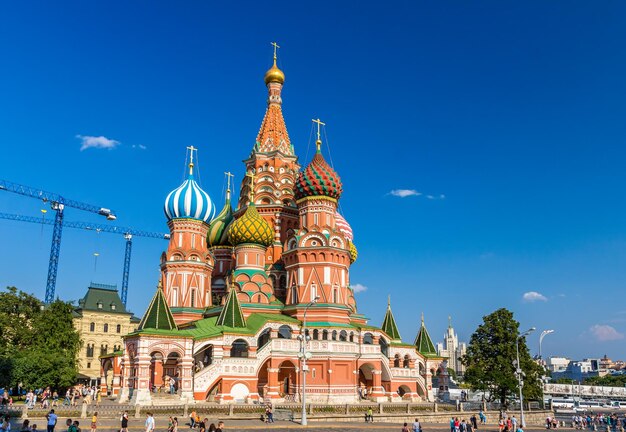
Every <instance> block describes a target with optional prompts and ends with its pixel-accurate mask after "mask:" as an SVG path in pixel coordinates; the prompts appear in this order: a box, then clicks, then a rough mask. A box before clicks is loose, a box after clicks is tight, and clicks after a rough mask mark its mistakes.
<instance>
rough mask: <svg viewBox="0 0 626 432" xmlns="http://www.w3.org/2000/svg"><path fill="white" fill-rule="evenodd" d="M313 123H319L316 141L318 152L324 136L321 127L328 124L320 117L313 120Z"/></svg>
mask: <svg viewBox="0 0 626 432" xmlns="http://www.w3.org/2000/svg"><path fill="white" fill-rule="evenodd" d="M311 121H312V122H313V123H317V141H315V147H316V148H317V152H318V153H319V152H320V151H321V148H322V137H321V135H320V128H321V127H322V126H326V123H323V122H322V121H321V120H320V119H319V118H317V119H313V120H311Z"/></svg>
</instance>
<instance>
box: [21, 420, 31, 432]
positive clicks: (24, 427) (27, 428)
mask: <svg viewBox="0 0 626 432" xmlns="http://www.w3.org/2000/svg"><path fill="white" fill-rule="evenodd" d="M20 432H31V428H30V420H28V419H26V420H24V422H23V423H22V428H21V429H20Z"/></svg>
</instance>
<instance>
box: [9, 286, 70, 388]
mask: <svg viewBox="0 0 626 432" xmlns="http://www.w3.org/2000/svg"><path fill="white" fill-rule="evenodd" d="M72 310H73V307H72V305H71V303H67V302H63V301H60V300H56V301H54V302H52V303H50V304H48V305H45V307H44V305H43V304H42V303H41V301H40V300H39V299H37V298H36V297H34V296H32V295H30V294H26V293H24V292H22V291H19V290H18V289H17V288H15V287H8V288H7V289H6V291H4V292H0V386H6V387H15V386H17V384H18V383H21V384H22V387H23V388H37V387H46V386H51V387H56V388H60V387H67V386H70V385H72V384H74V383H75V381H76V374H77V371H78V370H77V364H76V355H77V354H78V351H79V350H80V344H81V342H80V336H79V334H78V332H77V331H76V329H75V328H74V325H73V322H72Z"/></svg>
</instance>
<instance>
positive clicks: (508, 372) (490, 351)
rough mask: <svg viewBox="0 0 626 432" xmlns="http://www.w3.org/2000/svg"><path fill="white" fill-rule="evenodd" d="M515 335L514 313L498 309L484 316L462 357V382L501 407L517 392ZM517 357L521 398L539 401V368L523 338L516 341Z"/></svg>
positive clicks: (517, 326)
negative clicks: (518, 357)
mask: <svg viewBox="0 0 626 432" xmlns="http://www.w3.org/2000/svg"><path fill="white" fill-rule="evenodd" d="M518 335H519V323H518V322H517V321H516V320H515V319H514V318H513V313H512V312H511V311H509V310H507V309H505V308H502V309H498V310H497V311H495V312H493V313H491V314H489V315H487V316H485V317H483V323H482V324H481V325H480V326H478V328H477V329H476V331H475V332H474V334H473V335H472V337H471V339H470V342H469V345H468V347H467V352H466V354H465V355H464V356H463V358H462V362H463V364H464V365H465V367H466V370H465V375H464V378H465V382H466V383H467V384H469V385H470V386H471V388H472V389H473V390H480V391H484V392H485V393H486V394H487V396H488V398H489V400H491V401H499V402H500V403H502V404H503V405H504V406H506V405H507V404H508V401H509V400H510V399H511V398H515V397H516V395H517V394H518V393H519V387H518V381H517V377H516V375H515V365H514V361H515V359H516V350H515V342H516V339H517V338H518ZM519 355H520V363H521V368H522V371H523V372H524V374H525V377H524V387H523V395H524V398H525V399H541V383H540V377H541V373H542V368H541V366H539V365H538V364H537V363H535V362H534V361H533V359H532V358H531V356H530V353H529V352H528V347H527V345H526V339H525V338H520V340H519Z"/></svg>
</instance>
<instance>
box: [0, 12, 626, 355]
mask: <svg viewBox="0 0 626 432" xmlns="http://www.w3.org/2000/svg"><path fill="white" fill-rule="evenodd" d="M625 13H626V4H624V3H623V2H618V1H606V2H585V1H556V2H542V1H528V2H502V1H477V2H470V3H468V2H465V1H440V2H409V1H407V2H387V3H385V5H384V8H381V4H380V2H376V3H374V2H342V3H339V2H317V3H316V4H315V5H312V4H311V5H309V4H307V5H305V4H303V3H300V2H272V3H262V2H238V3H236V4H233V6H232V7H229V6H228V5H225V4H222V3H220V4H209V3H208V2H200V1H188V2H182V3H181V2H170V3H165V2H147V1H146V2H139V1H136V2H115V1H111V2H78V1H77V2H64V3H63V6H62V7H60V6H59V5H58V4H52V3H49V2H13V3H5V4H3V5H2V6H0V52H1V53H2V60H1V62H2V67H0V143H1V145H2V157H1V158H0V168H1V172H2V174H1V175H0V178H4V179H8V180H11V181H14V182H18V183H23V184H27V185H32V186H41V187H43V188H45V189H48V190H52V191H57V192H60V193H62V194H64V195H65V196H66V197H69V198H73V199H77V200H81V201H84V202H88V203H93V204H96V205H101V206H106V207H110V208H112V209H115V210H116V212H117V214H118V216H119V219H118V221H117V224H119V225H130V226H133V227H138V228H142V229H147V230H153V231H165V230H167V227H166V225H165V217H164V215H163V211H162V203H163V200H164V198H165V196H166V194H167V193H168V192H169V191H170V190H171V189H173V188H175V187H177V186H178V185H179V184H180V182H181V179H182V176H183V171H184V156H185V147H186V146H189V145H194V146H196V147H198V148H199V149H200V164H199V170H200V179H201V183H202V185H203V187H204V189H205V190H206V191H207V192H208V193H209V194H210V195H211V196H212V197H213V198H214V199H215V200H216V201H218V202H219V203H220V204H221V202H222V197H221V195H222V193H223V188H224V176H223V174H222V173H223V172H224V171H232V172H234V173H235V174H236V183H237V184H238V183H239V182H240V180H241V176H242V175H243V172H244V166H243V164H242V163H241V161H242V159H244V158H245V157H246V156H247V155H248V154H249V152H250V149H251V148H252V145H253V144H254V140H255V137H256V133H257V131H258V128H259V125H260V122H261V119H262V116H263V112H264V109H265V99H266V89H265V87H264V84H263V81H262V78H263V74H264V72H265V70H266V69H267V68H268V67H269V66H270V65H271V46H270V44H269V43H270V42H271V41H273V40H276V41H278V42H279V44H280V45H281V47H282V48H281V50H280V54H279V56H280V59H279V66H280V67H281V68H282V69H283V70H284V71H285V74H286V76H287V79H286V83H285V88H284V92H283V100H284V113H285V117H286V121H287V126H288V129H289V133H290V136H291V139H292V142H293V143H294V145H295V149H296V152H297V154H298V155H299V157H300V161H301V163H306V162H308V159H309V158H310V157H311V154H312V151H313V146H314V143H313V142H312V141H311V122H310V119H311V118H314V117H320V118H321V119H322V120H324V121H325V122H326V123H327V125H328V126H327V135H328V143H327V144H328V145H329V147H330V151H331V154H332V161H333V164H334V166H335V168H336V170H337V171H338V172H339V174H340V175H341V176H342V179H343V182H344V189H345V193H344V196H343V197H342V199H341V208H342V211H343V213H344V216H345V217H346V218H347V219H348V221H349V222H350V223H351V225H352V227H353V229H354V231H355V235H356V237H355V242H356V244H357V246H358V247H359V252H360V256H359V261H358V262H357V264H356V265H355V266H354V267H353V269H352V282H353V284H359V285H361V286H364V287H367V289H366V291H364V292H362V293H359V295H358V302H359V308H360V310H361V311H362V312H363V313H365V314H366V315H367V316H369V317H371V319H372V321H371V322H372V323H373V324H380V322H381V321H382V317H383V315H384V304H385V301H386V298H387V295H388V294H390V295H391V299H392V307H393V310H394V313H395V316H396V319H397V321H398V324H399V327H400V330H401V333H402V336H403V337H404V339H406V340H407V341H412V340H413V338H414V337H415V333H416V331H417V327H418V325H419V316H420V313H421V312H422V311H424V312H425V315H426V320H427V325H428V327H429V329H430V332H431V335H432V336H433V339H434V340H435V341H437V340H440V339H441V337H442V334H443V331H444V330H445V327H446V325H447V317H448V315H452V316H453V322H454V324H455V327H456V328H457V330H458V332H459V334H460V336H461V338H462V339H468V338H469V336H470V335H471V333H472V331H473V330H474V329H475V328H476V326H477V325H478V324H479V323H480V321H481V317H482V316H483V315H485V314H487V313H489V312H491V311H493V310H495V309H496V308H499V307H503V306H504V307H508V308H510V309H512V310H513V311H514V312H515V315H516V317H517V318H518V319H519V320H520V321H521V323H522V327H526V328H527V327H530V326H535V327H537V328H538V329H539V330H541V329H548V328H551V329H555V330H556V332H555V333H554V334H553V335H550V336H549V337H548V338H546V339H545V341H544V346H543V348H544V355H546V354H547V355H550V354H564V355H569V356H572V357H585V356H601V355H603V354H605V353H606V354H608V355H609V356H612V357H621V358H623V357H626V348H624V346H625V345H624V340H623V338H624V334H626V306H624V305H623V301H622V299H623V293H624V285H625V280H626V204H625V203H624V199H623V195H624V193H623V192H624V186H625V185H626V170H624V163H625V161H626V147H625V146H624V140H625V137H626V122H624V118H625V116H626V105H625V103H624V100H625V96H626V80H624V77H625V76H626V55H625V54H626V52H625V51H626V27H624V25H623V17H624V14H625ZM78 135H81V136H94V137H100V136H102V137H106V138H107V139H109V140H115V141H117V143H118V144H117V145H115V148H114V149H111V150H108V149H98V148H88V149H85V150H83V151H81V139H79V138H77V136H78ZM325 152H326V155H327V156H328V148H325ZM307 155H308V156H307ZM394 190H395V191H397V190H406V191H415V192H417V193H419V195H418V194H413V195H410V194H409V192H405V193H401V195H407V194H409V196H405V197H399V196H394V195H393V194H392V193H390V192H391V191H394ZM429 195H431V196H432V197H433V199H429V198H428V196H429ZM41 208H44V207H43V205H42V204H41V203H39V202H37V201H36V200H33V199H28V198H24V197H21V196H17V195H11V194H8V193H2V194H0V211H2V212H10V213H20V214H27V215H35V216H37V215H40V209H41ZM51 214H52V212H49V213H48V215H47V217H51ZM66 218H67V220H86V221H99V219H98V217H97V216H95V215H91V214H89V213H85V212H81V211H79V210H74V209H68V210H67V212H66ZM101 222H104V221H101ZM0 233H2V238H3V247H2V248H0V286H6V285H16V286H18V287H19V288H21V289H24V290H26V291H29V292H33V293H35V294H37V295H39V296H43V294H44V290H45V279H46V273H47V263H48V255H49V247H50V237H51V229H50V227H48V226H46V227H43V228H42V227H41V226H38V225H33V224H25V223H18V222H9V221H2V220H0ZM133 247H134V250H133V262H132V268H131V278H130V285H131V287H130V293H129V305H130V307H131V309H132V310H133V311H134V312H135V313H137V314H142V313H143V311H144V310H145V307H146V306H147V302H148V300H149V298H150V297H151V295H152V293H153V290H154V287H155V285H156V282H157V277H158V263H159V255H160V251H161V250H163V249H164V248H165V247H166V243H165V241H162V240H154V239H136V241H135V243H134V246H133ZM123 251H124V241H123V239H122V238H121V237H118V236H114V235H107V234H99V235H96V234H93V233H89V232H82V231H75V230H70V229H66V230H65V232H64V235H63V243H62V253H61V264H60V268H59V277H58V283H57V294H58V295H59V296H60V297H61V298H63V299H76V298H78V297H80V296H82V294H83V292H84V290H85V289H86V287H87V285H88V283H89V281H91V280H93V281H97V282H104V283H117V284H118V285H121V276H122V259H123ZM95 252H98V253H99V254H100V255H99V257H98V262H97V266H96V265H95V264H96V263H95V262H94V256H93V254H94V253H95ZM533 292H534V293H537V294H527V293H533ZM524 294H527V295H526V300H525V299H524ZM531 300H532V301H531ZM530 343H531V347H532V348H533V350H536V349H537V335H534V336H531V338H530Z"/></svg>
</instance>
